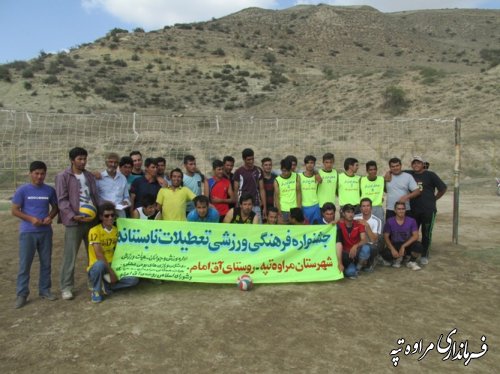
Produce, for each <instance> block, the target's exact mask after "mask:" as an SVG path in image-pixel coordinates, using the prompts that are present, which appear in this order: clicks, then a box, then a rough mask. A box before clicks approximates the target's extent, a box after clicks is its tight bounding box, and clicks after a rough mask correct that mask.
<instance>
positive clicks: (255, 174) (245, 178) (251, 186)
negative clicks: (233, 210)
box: [234, 166, 262, 206]
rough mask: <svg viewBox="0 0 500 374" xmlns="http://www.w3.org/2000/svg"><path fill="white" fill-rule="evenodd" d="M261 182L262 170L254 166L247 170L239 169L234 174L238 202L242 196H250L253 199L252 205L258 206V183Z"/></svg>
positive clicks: (242, 167) (259, 203)
mask: <svg viewBox="0 0 500 374" xmlns="http://www.w3.org/2000/svg"><path fill="white" fill-rule="evenodd" d="M261 180H262V170H261V169H260V168H259V167H257V166H254V167H253V168H252V169H247V168H245V167H244V166H241V167H239V168H238V169H237V170H236V172H235V173H234V182H235V183H236V182H238V184H239V187H238V191H237V192H238V201H239V199H240V197H241V196H242V195H245V194H250V195H251V196H252V197H253V205H254V206H260V205H261V202H260V190H259V181H261Z"/></svg>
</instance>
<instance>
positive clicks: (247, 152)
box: [241, 148, 254, 160]
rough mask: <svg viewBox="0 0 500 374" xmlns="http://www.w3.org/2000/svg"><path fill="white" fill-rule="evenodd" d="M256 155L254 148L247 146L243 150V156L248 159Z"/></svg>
mask: <svg viewBox="0 0 500 374" xmlns="http://www.w3.org/2000/svg"><path fill="white" fill-rule="evenodd" d="M253 156H254V153H253V149H251V148H245V149H244V150H243V151H242V152H241V158H242V159H243V160H244V159H246V158H247V157H253Z"/></svg>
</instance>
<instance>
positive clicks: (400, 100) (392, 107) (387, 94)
mask: <svg viewBox="0 0 500 374" xmlns="http://www.w3.org/2000/svg"><path fill="white" fill-rule="evenodd" d="M382 96H383V98H384V102H383V104H382V107H383V108H384V109H385V110H387V111H388V112H389V113H391V114H393V115H398V114H401V113H404V112H405V111H406V110H407V109H408V107H409V106H410V101H409V100H408V99H407V98H406V93H405V92H404V90H403V89H402V88H401V87H397V86H390V87H387V88H386V90H385V91H384V93H383V95H382Z"/></svg>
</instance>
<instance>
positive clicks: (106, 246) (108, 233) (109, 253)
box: [87, 224, 118, 271]
mask: <svg viewBox="0 0 500 374" xmlns="http://www.w3.org/2000/svg"><path fill="white" fill-rule="evenodd" d="M117 241H118V229H117V228H116V227H115V226H113V228H112V229H111V230H107V229H106V228H104V226H103V225H102V224H98V225H97V226H94V227H92V228H91V229H90V231H89V266H88V267H87V271H89V270H90V268H91V267H92V265H94V263H96V262H97V257H96V255H95V251H94V246H93V244H94V243H99V244H100V245H101V247H102V251H103V253H104V258H106V261H108V263H110V264H111V261H113V255H114V254H115V248H116V243H117Z"/></svg>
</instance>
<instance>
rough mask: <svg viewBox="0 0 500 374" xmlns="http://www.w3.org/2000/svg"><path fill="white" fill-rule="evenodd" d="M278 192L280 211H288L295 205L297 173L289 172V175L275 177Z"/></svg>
mask: <svg viewBox="0 0 500 374" xmlns="http://www.w3.org/2000/svg"><path fill="white" fill-rule="evenodd" d="M276 183H277V184H278V187H279V193H280V208H281V211H282V212H289V211H290V209H292V208H296V207H297V174H295V173H291V174H290V177H288V178H286V179H285V178H283V177H282V176H281V175H279V176H277V177H276Z"/></svg>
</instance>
